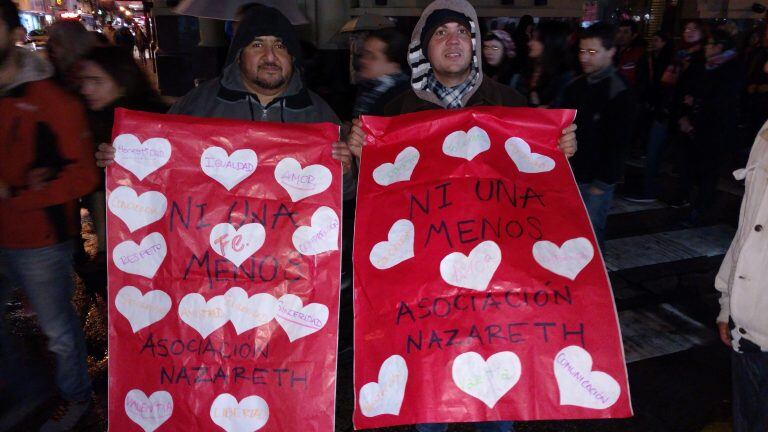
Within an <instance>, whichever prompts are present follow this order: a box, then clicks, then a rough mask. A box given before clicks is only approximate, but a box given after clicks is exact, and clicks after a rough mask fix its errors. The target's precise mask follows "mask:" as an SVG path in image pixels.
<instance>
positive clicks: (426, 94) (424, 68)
mask: <svg viewBox="0 0 768 432" xmlns="http://www.w3.org/2000/svg"><path fill="white" fill-rule="evenodd" d="M439 9H450V10H452V11H456V12H458V13H460V14H463V15H464V16H466V17H467V18H469V21H470V25H471V26H472V28H471V29H469V30H470V33H471V34H472V49H473V50H474V51H475V52H474V56H473V57H472V65H470V67H473V68H476V70H477V73H478V76H477V82H476V83H475V85H474V87H473V88H472V90H470V91H469V92H467V94H465V95H464V97H462V98H461V102H462V104H461V105H462V106H466V105H467V101H468V100H469V98H471V97H472V95H473V94H475V92H476V91H477V89H478V88H480V85H481V84H482V83H483V65H482V60H481V59H482V58H483V55H482V48H483V47H482V44H481V43H480V35H479V33H478V32H479V31H480V21H478V19H477V12H475V8H474V7H472V5H471V4H469V2H467V1H466V0H435V1H433V2H432V3H430V4H429V6H427V7H426V8H425V9H424V12H422V13H421V18H419V21H418V22H417V23H416V27H415V28H414V29H413V34H412V36H411V43H410V44H409V45H408V65H409V66H410V67H411V70H412V71H413V74H412V75H411V86H412V87H413V91H414V92H415V93H416V95H417V96H418V97H419V98H421V99H423V100H425V101H428V102H432V103H434V104H436V105H439V106H444V103H443V101H442V100H440V98H438V97H437V96H436V95H435V94H434V93H432V92H431V91H429V90H427V89H426V88H425V84H426V77H427V75H429V73H430V72H431V71H432V65H431V64H430V63H429V59H428V58H427V57H426V56H425V55H424V52H423V50H422V46H421V32H422V30H423V29H424V24H425V23H426V21H427V18H429V16H430V15H431V14H432V12H434V11H436V10H439Z"/></svg>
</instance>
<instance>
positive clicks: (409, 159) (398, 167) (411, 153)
mask: <svg viewBox="0 0 768 432" xmlns="http://www.w3.org/2000/svg"><path fill="white" fill-rule="evenodd" d="M418 162H419V151H418V150H416V148H414V147H406V148H405V149H404V150H403V151H401V152H400V153H398V154H397V157H396V158H395V163H384V164H381V165H379V166H378V167H376V169H374V170H373V181H375V182H376V183H378V184H380V185H382V186H389V185H391V184H392V183H396V182H400V181H408V180H410V179H411V174H413V170H414V168H416V164H417V163H418Z"/></svg>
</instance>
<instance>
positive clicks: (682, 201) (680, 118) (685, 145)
mask: <svg viewBox="0 0 768 432" xmlns="http://www.w3.org/2000/svg"><path fill="white" fill-rule="evenodd" d="M705 33H706V32H705V28H704V25H703V24H702V22H701V21H699V20H689V21H686V22H685V24H684V25H683V37H682V39H683V43H682V46H681V48H680V50H678V51H677V54H675V56H674V58H673V59H672V63H671V64H670V65H669V66H668V67H667V70H666V71H665V72H664V75H663V76H662V77H661V82H662V85H667V86H673V87H674V101H673V112H672V119H671V122H673V123H674V130H675V131H676V135H675V150H676V153H677V154H676V160H677V169H678V170H679V171H680V175H681V176H682V178H683V182H682V185H681V187H680V189H679V190H678V191H677V194H676V196H675V197H674V198H673V199H672V201H671V202H670V203H669V204H670V206H672V207H673V208H682V207H687V206H689V205H690V202H689V201H688V196H687V194H688V192H690V190H689V187H687V186H686V184H690V182H691V180H690V179H687V178H686V177H690V176H691V172H692V171H693V170H694V167H692V166H691V164H692V163H693V162H692V161H691V159H690V157H689V153H690V152H691V151H692V150H693V141H692V136H691V135H690V134H689V133H687V132H685V131H683V130H682V128H681V126H682V125H685V130H688V125H689V122H688V121H687V119H684V117H685V111H686V110H687V106H690V103H691V102H692V100H691V99H690V93H691V91H692V87H693V86H694V85H695V83H696V82H697V81H699V76H700V75H701V74H702V73H703V70H704V63H705V60H706V59H705V57H704V43H705V41H706V39H705ZM681 122H682V123H681Z"/></svg>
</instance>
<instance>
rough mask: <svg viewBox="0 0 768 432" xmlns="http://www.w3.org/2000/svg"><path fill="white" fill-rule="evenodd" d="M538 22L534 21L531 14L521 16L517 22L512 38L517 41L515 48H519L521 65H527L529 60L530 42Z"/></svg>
mask: <svg viewBox="0 0 768 432" xmlns="http://www.w3.org/2000/svg"><path fill="white" fill-rule="evenodd" d="M534 27H536V24H535V23H534V22H533V17H532V16H530V15H523V16H521V17H520V21H518V22H517V26H516V27H515V31H514V32H512V40H513V41H515V48H516V49H517V58H518V60H519V61H520V63H521V66H524V65H525V62H526V61H527V60H528V42H530V41H531V38H532V37H533V28H534Z"/></svg>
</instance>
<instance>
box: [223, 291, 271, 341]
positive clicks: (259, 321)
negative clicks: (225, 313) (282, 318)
mask: <svg viewBox="0 0 768 432" xmlns="http://www.w3.org/2000/svg"><path fill="white" fill-rule="evenodd" d="M224 298H225V299H226V301H227V309H228V310H229V320H230V321H232V325H234V326H235V331H236V332H237V334H242V333H245V332H247V331H248V330H250V329H253V328H256V327H259V326H262V325H264V324H267V323H268V322H270V321H272V318H274V317H275V309H276V306H277V299H276V298H274V297H273V296H272V295H271V294H267V293H259V294H254V295H252V296H251V297H248V293H247V292H245V290H244V289H242V288H240V287H232V288H230V289H229V291H227V292H226V293H225V294H224Z"/></svg>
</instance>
